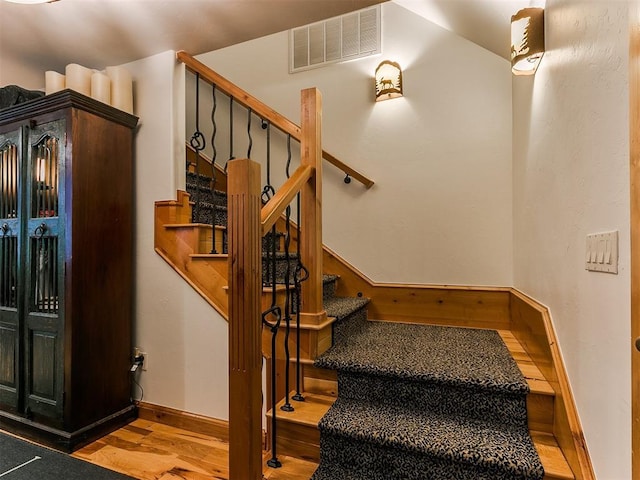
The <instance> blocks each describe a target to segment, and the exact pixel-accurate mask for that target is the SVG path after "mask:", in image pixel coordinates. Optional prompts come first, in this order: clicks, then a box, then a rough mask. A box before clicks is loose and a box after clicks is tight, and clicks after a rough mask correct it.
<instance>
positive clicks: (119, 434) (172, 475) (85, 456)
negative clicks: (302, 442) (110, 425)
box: [73, 419, 318, 480]
mask: <svg viewBox="0 0 640 480" xmlns="http://www.w3.org/2000/svg"><path fill="white" fill-rule="evenodd" d="M228 454H229V450H228V444H227V443H226V442H223V441H221V440H218V439H216V438H214V437H210V436H207V435H202V434H198V433H193V432H190V431H187V430H181V429H179V428H174V427H170V426H167V425H163V424H160V423H155V422H152V421H149V420H141V419H138V420H135V421H134V422H132V423H130V424H129V425H127V426H125V427H123V428H121V429H119V430H116V431H115V432H113V433H111V434H110V435H107V436H105V437H103V438H101V439H100V440H98V441H96V442H94V443H92V444H90V445H87V446H86V447H84V448H82V449H81V450H78V451H77V452H75V453H74V454H73V456H74V457H76V458H80V459H82V460H86V461H89V462H91V463H94V464H96V465H100V466H102V467H104V468H108V469H110V470H115V471H117V472H120V473H124V474H126V475H129V476H131V477H134V478H137V479H140V480H179V479H182V480H204V479H208V480H227V479H228V478H229V466H228ZM269 458H270V457H269V454H265V456H264V463H265V464H266V461H267V460H268V459H269ZM278 459H279V460H280V461H281V462H282V468H278V469H273V468H269V467H266V465H265V469H264V472H263V476H264V478H265V479H269V480H308V479H309V478H310V477H311V475H312V473H313V472H314V471H315V469H316V468H317V466H318V465H317V464H315V463H313V462H307V461H304V460H299V459H296V458H290V457H285V456H278Z"/></svg>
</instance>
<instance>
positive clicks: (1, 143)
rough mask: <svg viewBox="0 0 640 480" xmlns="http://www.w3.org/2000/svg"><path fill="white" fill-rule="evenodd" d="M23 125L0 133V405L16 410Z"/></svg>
mask: <svg viewBox="0 0 640 480" xmlns="http://www.w3.org/2000/svg"><path fill="white" fill-rule="evenodd" d="M22 139H23V135H22V129H21V128H18V129H16V130H13V131H10V132H8V133H5V134H0V405H2V406H3V408H5V409H9V410H12V411H17V410H18V409H19V408H20V406H19V401H20V397H21V388H20V385H21V380H22V376H21V369H20V358H21V343H20V338H21V333H20V331H21V322H20V312H19V307H21V305H20V302H19V300H18V299H19V295H20V292H19V289H20V287H21V286H22V282H19V280H18V279H19V278H22V277H21V275H22V268H21V267H20V262H19V258H20V244H19V241H18V239H19V237H20V229H21V227H20V216H21V215H20V212H21V207H22V205H21V201H20V194H19V191H20V177H21V175H22V174H21V167H22V162H21V159H22V148H23V145H22Z"/></svg>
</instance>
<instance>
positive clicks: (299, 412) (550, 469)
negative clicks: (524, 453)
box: [267, 393, 575, 480]
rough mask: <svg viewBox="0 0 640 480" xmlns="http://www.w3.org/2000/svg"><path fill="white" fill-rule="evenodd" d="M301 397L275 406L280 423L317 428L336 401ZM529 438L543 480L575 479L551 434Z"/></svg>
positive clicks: (318, 395) (324, 398) (539, 433)
mask: <svg viewBox="0 0 640 480" xmlns="http://www.w3.org/2000/svg"><path fill="white" fill-rule="evenodd" d="M303 395H304V397H305V401H304V402H296V401H291V405H293V407H294V408H295V410H294V411H293V412H285V411H282V410H280V407H281V406H282V405H284V400H282V401H280V402H279V403H278V404H277V405H276V408H277V409H278V412H277V417H278V420H279V421H280V422H288V423H290V424H297V425H302V426H305V427H313V426H317V425H318V422H320V419H321V418H322V417H323V416H324V414H325V413H327V411H328V410H329V408H330V407H331V405H333V402H335V400H336V398H335V397H331V396H328V395H320V394H313V393H304V394H303ZM267 417H268V418H271V410H269V411H268V412H267ZM531 438H532V440H533V444H534V446H535V448H536V450H537V451H538V455H539V456H540V461H541V462H542V465H543V467H544V471H545V477H544V478H545V479H547V480H551V479H553V480H570V479H571V480H573V479H574V478H575V477H574V475H573V473H572V471H571V468H570V467H569V464H568V463H567V460H566V459H565V457H564V455H563V453H562V450H561V449H560V447H559V446H558V443H557V442H556V439H555V437H554V436H553V435H552V434H549V433H544V432H536V431H531Z"/></svg>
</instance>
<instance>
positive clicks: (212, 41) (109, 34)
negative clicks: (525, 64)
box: [0, 0, 529, 71]
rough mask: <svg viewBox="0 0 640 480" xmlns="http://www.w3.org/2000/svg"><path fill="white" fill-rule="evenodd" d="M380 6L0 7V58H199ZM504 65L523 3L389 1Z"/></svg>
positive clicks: (199, 2) (228, 1)
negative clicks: (180, 53)
mask: <svg viewBox="0 0 640 480" xmlns="http://www.w3.org/2000/svg"><path fill="white" fill-rule="evenodd" d="M380 1H381V0H59V1H57V2H53V3H48V4H41V5H21V4H15V3H9V2H5V1H3V0H0V57H3V58H12V59H14V61H15V62H18V63H19V64H20V65H22V66H23V67H24V68H27V69H28V68H34V69H35V68H37V69H39V70H42V71H44V70H58V71H63V70H64V67H65V65H66V64H68V63H80V64H82V65H85V66H88V67H92V68H103V67H105V66H107V65H117V64H122V63H126V62H129V61H133V60H137V59H140V58H144V57H147V56H150V55H153V54H155V53H159V52H163V51H166V50H186V51H187V52H189V53H192V54H199V53H203V52H208V51H211V50H216V49H218V48H222V47H225V46H228V45H232V44H235V43H240V42H243V41H246V40H250V39H253V38H258V37H261V36H264V35H268V34H270V33H275V32H279V31H283V30H287V29H289V28H292V27H294V26H299V25H305V24H307V23H312V22H314V21H317V20H320V19H324V18H329V17H332V16H335V15H340V14H342V13H345V12H348V11H352V10H357V9H359V8H363V7H365V6H368V5H372V4H375V3H380ZM394 1H395V2H396V3H398V4H400V5H402V6H403V7H405V8H408V9H409V10H412V11H414V12H415V13H417V14H419V15H422V16H424V17H425V18H427V19H429V20H431V21H433V22H434V23H437V24H438V25H441V26H442V27H444V28H448V29H450V30H452V31H454V32H456V33H458V34H459V35H461V36H463V37H465V38H468V39H469V40H471V41H473V42H475V43H477V44H479V45H481V46H483V47H485V48H487V49H488V50H490V51H492V52H494V53H496V54H498V55H500V56H503V57H505V58H508V54H509V20H510V16H511V15H512V14H513V13H515V12H516V11H517V10H518V9H519V8H521V7H523V6H527V5H528V4H529V0H394Z"/></svg>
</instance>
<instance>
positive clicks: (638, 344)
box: [635, 337, 640, 352]
mask: <svg viewBox="0 0 640 480" xmlns="http://www.w3.org/2000/svg"><path fill="white" fill-rule="evenodd" d="M635 344H636V350H638V351H639V352H640V337H638V338H636V341H635Z"/></svg>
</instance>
